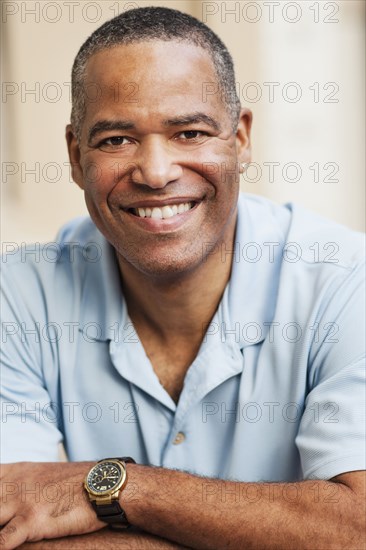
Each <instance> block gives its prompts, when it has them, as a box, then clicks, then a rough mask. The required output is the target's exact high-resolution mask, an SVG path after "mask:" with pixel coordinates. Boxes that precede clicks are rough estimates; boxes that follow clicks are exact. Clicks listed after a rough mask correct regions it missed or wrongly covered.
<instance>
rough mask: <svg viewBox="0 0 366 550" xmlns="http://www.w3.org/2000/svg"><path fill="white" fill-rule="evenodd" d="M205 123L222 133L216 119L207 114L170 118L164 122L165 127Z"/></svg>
mask: <svg viewBox="0 0 366 550" xmlns="http://www.w3.org/2000/svg"><path fill="white" fill-rule="evenodd" d="M200 122H203V123H204V124H207V125H208V126H211V128H213V129H214V130H216V131H217V132H220V131H221V126H220V124H219V123H218V122H216V120H215V119H213V118H212V117H210V116H209V115H206V114H205V113H192V114H187V115H182V116H178V117H174V118H169V119H168V120H164V121H163V125H164V126H185V125H188V124H197V123H200Z"/></svg>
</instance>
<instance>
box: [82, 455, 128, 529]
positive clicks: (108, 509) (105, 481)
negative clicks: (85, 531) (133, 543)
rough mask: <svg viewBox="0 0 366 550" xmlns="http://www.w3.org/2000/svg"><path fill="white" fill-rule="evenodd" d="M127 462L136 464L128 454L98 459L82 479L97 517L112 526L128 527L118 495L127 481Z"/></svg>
mask: <svg viewBox="0 0 366 550" xmlns="http://www.w3.org/2000/svg"><path fill="white" fill-rule="evenodd" d="M128 462H132V463H134V464H136V463H135V461H134V460H133V458H131V457H129V456H124V457H122V458H104V459H103V460H99V462H97V463H96V464H95V466H93V468H92V469H91V470H90V471H89V473H88V474H87V476H86V478H85V481H84V487H85V489H86V491H87V493H88V495H89V499H90V502H91V505H92V506H93V508H94V510H95V512H96V514H97V516H98V518H99V519H100V520H101V521H105V522H106V523H109V524H110V525H111V526H113V527H114V526H118V527H130V524H129V522H128V520H127V517H126V514H125V512H124V510H123V509H122V507H121V505H120V503H119V495H120V494H121V492H122V490H123V488H124V487H125V486H126V483H127V471H126V463H128Z"/></svg>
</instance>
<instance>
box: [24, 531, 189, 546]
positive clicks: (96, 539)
mask: <svg viewBox="0 0 366 550" xmlns="http://www.w3.org/2000/svg"><path fill="white" fill-rule="evenodd" d="M70 548H72V549H73V550H100V548H103V550H116V548H118V550H132V549H136V548H149V550H179V549H182V548H184V547H183V546H181V545H177V544H175V543H174V542H170V541H168V540H165V539H162V538H160V537H156V536H155V535H150V534H149V533H145V532H142V531H139V530H135V529H127V530H126V531H123V532H121V531H114V530H112V529H108V527H106V528H105V529H102V530H101V531H96V532H95V533H90V534H88V535H75V536H71V537H63V538H60V539H53V540H43V541H40V542H32V543H31V544H29V543H25V544H24V545H23V544H22V546H20V547H19V550H70Z"/></svg>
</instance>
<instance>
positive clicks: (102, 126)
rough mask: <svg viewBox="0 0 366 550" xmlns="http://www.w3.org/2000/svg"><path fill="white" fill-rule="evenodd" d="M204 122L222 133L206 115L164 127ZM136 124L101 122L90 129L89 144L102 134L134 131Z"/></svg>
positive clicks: (183, 117) (182, 118)
mask: <svg viewBox="0 0 366 550" xmlns="http://www.w3.org/2000/svg"><path fill="white" fill-rule="evenodd" d="M201 122H203V123H204V124H207V125H208V126H210V127H211V128H213V129H214V130H215V131H216V132H220V131H221V126H220V124H219V123H218V122H216V120H215V119H213V118H212V117H210V116H209V115H206V114H205V113H190V114H186V115H181V116H178V117H174V118H169V119H167V120H164V121H163V126H186V125H189V124H199V123H201ZM134 128H135V124H134V123H133V122H131V121H130V120H99V121H98V122H96V123H95V124H93V126H92V127H91V128H90V129H89V132H88V142H89V143H90V142H91V141H92V140H93V138H95V136H96V135H98V134H100V133H101V132H110V131H113V130H119V131H124V130H133V129H134Z"/></svg>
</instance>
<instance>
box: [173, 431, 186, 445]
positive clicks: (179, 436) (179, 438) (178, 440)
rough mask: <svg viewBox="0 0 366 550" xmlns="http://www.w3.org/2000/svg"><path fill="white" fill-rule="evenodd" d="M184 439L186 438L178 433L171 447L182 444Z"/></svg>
mask: <svg viewBox="0 0 366 550" xmlns="http://www.w3.org/2000/svg"><path fill="white" fill-rule="evenodd" d="M185 438H186V436H185V435H184V433H183V432H178V433H177V435H176V436H175V438H174V441H173V445H179V444H180V443H183V441H184V440H185Z"/></svg>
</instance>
